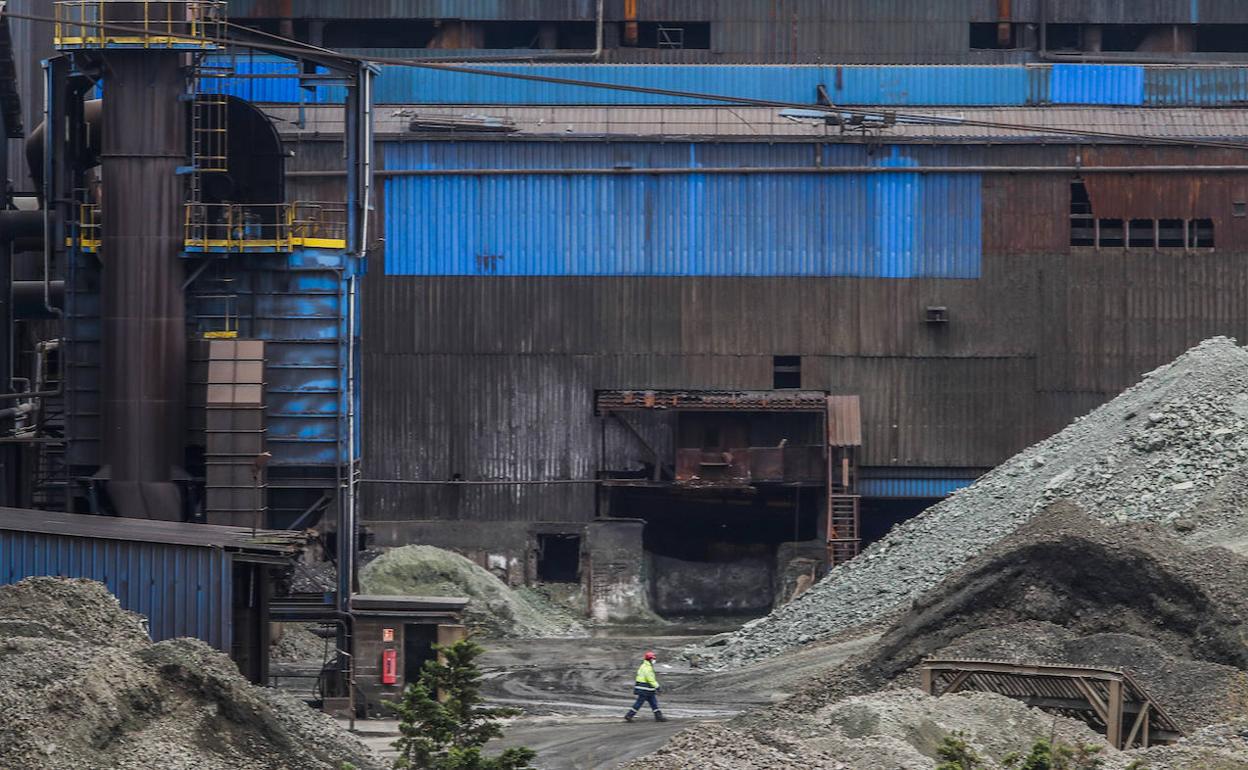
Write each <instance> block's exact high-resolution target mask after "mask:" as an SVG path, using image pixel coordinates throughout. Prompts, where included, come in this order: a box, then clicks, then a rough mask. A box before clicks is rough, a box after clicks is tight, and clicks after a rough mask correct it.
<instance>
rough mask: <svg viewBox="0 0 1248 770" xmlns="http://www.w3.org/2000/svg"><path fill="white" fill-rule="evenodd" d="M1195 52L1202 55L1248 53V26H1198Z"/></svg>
mask: <svg viewBox="0 0 1248 770" xmlns="http://www.w3.org/2000/svg"><path fill="white" fill-rule="evenodd" d="M1196 50H1197V51H1200V52H1202V53H1248V24H1198V25H1196Z"/></svg>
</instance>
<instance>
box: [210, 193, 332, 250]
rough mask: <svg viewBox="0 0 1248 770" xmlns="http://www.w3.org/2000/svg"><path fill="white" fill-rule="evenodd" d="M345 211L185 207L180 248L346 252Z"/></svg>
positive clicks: (306, 205)
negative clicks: (184, 243)
mask: <svg viewBox="0 0 1248 770" xmlns="http://www.w3.org/2000/svg"><path fill="white" fill-rule="evenodd" d="M346 238H347V207H346V206H345V205H344V204H342V203H319V202H307V201H302V202H298V203H271V204H246V203H244V204H234V203H190V204H187V206H186V247H187V248H188V249H195V250H200V251H230V252H246V251H291V250H293V249H294V248H296V247H299V246H305V247H311V248H326V249H342V248H346Z"/></svg>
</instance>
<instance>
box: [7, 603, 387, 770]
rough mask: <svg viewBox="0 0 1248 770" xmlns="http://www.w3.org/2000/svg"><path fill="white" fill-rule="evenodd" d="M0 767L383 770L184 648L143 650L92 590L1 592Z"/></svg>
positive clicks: (133, 631)
mask: <svg viewBox="0 0 1248 770" xmlns="http://www.w3.org/2000/svg"><path fill="white" fill-rule="evenodd" d="M0 667H2V668H3V670H4V675H3V676H0V767H5V768H21V770H65V769H66V768H75V770H149V769H150V768H161V770H342V768H344V767H354V768H357V769H358V770H382V768H383V767H385V765H384V764H383V763H382V762H381V761H380V760H379V759H377V758H376V757H375V756H374V755H373V754H372V753H371V752H370V751H369V750H368V749H367V748H365V747H364V746H363V745H362V744H361V743H360V742H359V741H358V740H356V739H355V737H354V736H352V735H350V734H349V733H347V732H346V731H345V730H343V729H342V728H341V727H339V725H338V724H337V723H336V722H334V721H333V720H332V719H330V718H329V717H326V716H324V715H322V714H320V713H317V712H315V711H312V710H311V709H309V708H308V707H307V706H306V705H304V704H303V703H302V702H300V701H298V700H295V699H293V698H289V697H287V696H285V695H282V694H281V693H278V692H275V691H272V690H267V689H265V688H261V687H254V686H252V685H251V684H250V683H249V682H247V681H246V680H245V679H243V678H242V677H241V676H240V675H239V673H238V669H237V668H236V667H235V666H234V664H233V662H232V661H230V659H229V658H227V657H226V656H225V655H223V654H221V653H219V652H217V651H215V650H213V649H211V648H210V647H208V646H207V645H205V644H203V643H202V642H199V641H196V640H192V639H175V640H171V641H166V642H160V643H156V644H153V643H152V642H151V641H150V640H149V639H148V638H147V635H146V634H145V633H144V631H143V619H142V618H141V617H139V616H138V615H134V614H132V613H129V612H126V611H124V610H122V609H121V607H120V606H119V605H118V603H117V599H116V598H115V597H114V596H113V595H112V594H111V593H109V592H108V590H107V589H106V588H104V586H102V585H100V584H99V583H93V582H90V581H85V580H66V579H61V578H30V579H27V580H24V581H22V582H20V583H17V584H15V585H11V586H4V587H0Z"/></svg>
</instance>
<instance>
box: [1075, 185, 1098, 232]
mask: <svg viewBox="0 0 1248 770" xmlns="http://www.w3.org/2000/svg"><path fill="white" fill-rule="evenodd" d="M1070 245H1071V246H1095V245H1096V223H1095V222H1094V221H1093V219H1092V201H1091V200H1090V199H1089V198H1088V188H1087V187H1085V186H1084V184H1083V182H1079V181H1075V182H1071V183H1070Z"/></svg>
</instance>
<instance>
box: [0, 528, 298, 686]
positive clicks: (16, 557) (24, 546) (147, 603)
mask: <svg viewBox="0 0 1248 770" xmlns="http://www.w3.org/2000/svg"><path fill="white" fill-rule="evenodd" d="M306 544H307V535H305V534H304V533H302V532H287V531H274V530H253V529H250V528H246V527H222V526H213V525H208V524H187V523H181V522H170V521H152V520H148V519H122V518H115V517H112V516H96V515H88V514H74V513H58V512H54V511H39V510H26V509H18V508H0V585H7V584H9V583H16V582H18V581H19V580H22V579H24V578H28V577H36V576H58V577H69V578H86V579H89V580H96V581H99V582H101V583H103V584H104V585H106V586H107V587H108V590H109V591H111V592H112V593H113V595H115V596H116V597H117V599H118V601H120V602H121V606H122V607H124V608H126V609H127V610H130V611H132V612H137V613H139V614H141V615H143V616H145V617H146V618H147V622H148V632H149V633H150V635H151V637H152V640H153V641H161V640H164V639H172V638H175V637H182V636H189V637H194V638H196V639H201V640H203V641H204V642H206V643H208V644H210V645H212V646H213V647H215V648H217V649H218V650H221V651H223V652H227V653H229V654H230V656H231V657H232V658H233V659H234V661H235V663H237V664H238V666H239V669H240V670H241V671H242V672H243V674H244V675H246V676H247V677H248V678H249V679H251V680H252V681H254V682H264V681H266V680H267V677H268V671H267V669H268V647H269V598H270V596H271V595H272V586H273V582H274V580H275V579H276V578H277V576H278V574H279V573H281V572H283V571H284V570H285V569H286V568H289V567H290V566H291V565H293V563H294V561H295V560H296V559H297V558H298V557H299V555H300V553H301V552H302V550H303V548H304V546H305V545H306Z"/></svg>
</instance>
